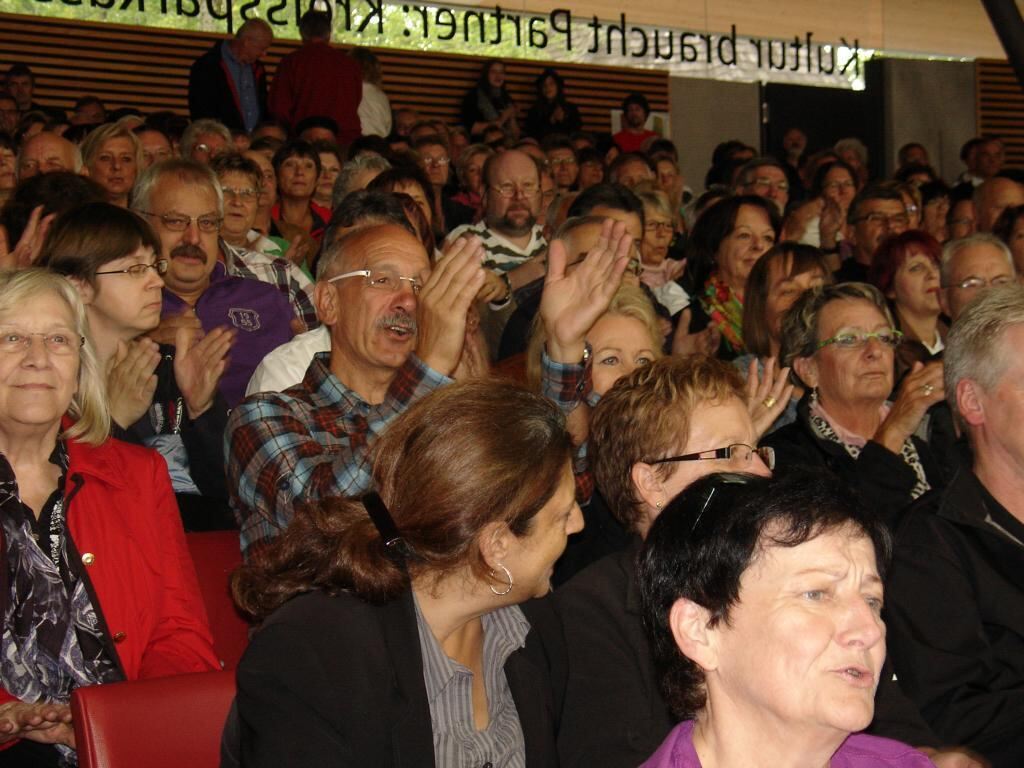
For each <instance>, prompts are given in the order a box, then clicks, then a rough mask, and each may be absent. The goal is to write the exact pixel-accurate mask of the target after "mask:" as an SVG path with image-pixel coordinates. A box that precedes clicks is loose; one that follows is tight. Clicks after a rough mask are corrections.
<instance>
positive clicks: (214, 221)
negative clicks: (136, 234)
mask: <svg viewBox="0 0 1024 768" xmlns="http://www.w3.org/2000/svg"><path fill="white" fill-rule="evenodd" d="M136 213H141V214H142V215H143V216H156V217H157V218H158V219H160V223H162V224H163V225H164V226H165V227H167V229H169V230H170V231H171V232H184V231H185V230H186V229H188V228H189V227H190V226H191V225H192V222H193V221H194V222H195V223H196V226H197V227H199V231H200V232H206V233H210V232H219V231H220V225H221V222H223V221H224V219H223V218H222V217H220V216H210V215H209V214H204V215H202V216H185V215H184V214H181V213H152V212H150V211H136Z"/></svg>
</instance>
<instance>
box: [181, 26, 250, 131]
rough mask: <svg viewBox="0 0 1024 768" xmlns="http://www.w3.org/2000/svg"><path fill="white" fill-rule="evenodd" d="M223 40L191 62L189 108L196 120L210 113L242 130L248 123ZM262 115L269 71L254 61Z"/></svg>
mask: <svg viewBox="0 0 1024 768" xmlns="http://www.w3.org/2000/svg"><path fill="white" fill-rule="evenodd" d="M221 45H222V42H221V41H219V40H218V41H217V42H216V43H214V44H213V46H212V47H211V48H210V50H208V51H207V52H206V53H204V54H203V55H202V56H200V57H199V58H198V59H196V60H195V61H194V62H193V63H192V68H191V69H190V70H189V75H188V111H189V116H190V117H191V118H192V119H193V120H199V119H200V118H204V117H211V118H213V119H215V120H220V121H221V122H222V123H224V125H226V126H227V127H228V128H231V129H234V130H239V131H243V130H245V123H244V121H243V120H242V111H241V108H240V104H239V100H238V98H237V97H236V93H235V89H234V84H233V82H232V81H231V76H230V75H229V74H228V70H227V68H226V65H225V64H224V57H223V53H222V51H221ZM252 68H253V81H254V82H255V84H256V96H257V98H258V99H259V108H260V115H266V114H267V73H266V70H264V68H263V65H262V64H260V63H259V62H257V63H256V64H253V65H252Z"/></svg>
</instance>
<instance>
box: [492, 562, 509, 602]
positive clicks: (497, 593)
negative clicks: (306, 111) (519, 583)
mask: <svg viewBox="0 0 1024 768" xmlns="http://www.w3.org/2000/svg"><path fill="white" fill-rule="evenodd" d="M498 567H499V568H501V570H503V571H504V572H505V578H506V579H508V587H506V588H505V591H504V592H499V591H498V590H496V589H495V588H494V585H493V584H488V585H487V586H488V587H490V590H491V592H492V593H493V594H495V595H497V596H498V597H502V596H503V595H507V594H508V593H509V592H511V591H512V574H511V573H509V570H508V568H506V567H505V566H504V565H502V564H501V563H498ZM490 575H491V576H494V571H493V570H492V571H491V573H490Z"/></svg>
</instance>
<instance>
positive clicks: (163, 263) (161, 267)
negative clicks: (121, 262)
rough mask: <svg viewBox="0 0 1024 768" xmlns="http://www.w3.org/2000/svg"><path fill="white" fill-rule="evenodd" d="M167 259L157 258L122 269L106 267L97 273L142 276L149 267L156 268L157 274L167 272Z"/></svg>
mask: <svg viewBox="0 0 1024 768" xmlns="http://www.w3.org/2000/svg"><path fill="white" fill-rule="evenodd" d="M167 266H168V261H167V259H157V260H156V261H154V262H153V263H152V264H141V263H140V264H132V265H131V266H130V267H125V268H124V269H106V270H104V271H102V272H97V273H96V274H97V275H131V276H132V277H142V276H143V275H145V274H146V272H147V271H148V270H150V269H153V270H156V273H157V274H158V275H165V274H167Z"/></svg>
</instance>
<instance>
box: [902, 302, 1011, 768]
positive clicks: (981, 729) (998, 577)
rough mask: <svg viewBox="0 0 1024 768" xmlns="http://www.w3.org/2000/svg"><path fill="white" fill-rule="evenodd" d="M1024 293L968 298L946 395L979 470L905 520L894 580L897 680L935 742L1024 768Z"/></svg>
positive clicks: (1005, 767)
mask: <svg viewBox="0 0 1024 768" xmlns="http://www.w3.org/2000/svg"><path fill="white" fill-rule="evenodd" d="M1022 343H1024V288H1021V286H1019V285H1017V284H1012V285H1004V286H999V287H996V288H992V289H991V290H989V291H987V292H986V293H985V294H984V295H982V296H980V297H978V298H977V299H975V300H974V301H973V302H971V303H970V304H969V305H968V306H967V307H966V309H964V311H963V312H962V313H961V315H960V316H959V317H958V318H957V320H956V322H955V323H954V324H953V328H952V330H951V331H950V333H949V336H948V337H947V340H946V351H945V357H944V368H945V391H946V398H947V400H948V401H949V404H950V406H951V407H952V409H953V414H954V416H955V417H956V418H957V419H958V421H959V423H960V426H961V429H962V431H963V432H964V434H966V435H967V438H968V440H969V441H970V444H971V451H972V454H973V465H971V466H964V467H962V468H961V469H960V471H959V472H958V473H957V475H956V476H955V477H954V478H953V480H952V481H951V482H950V483H949V485H948V486H947V487H946V488H945V490H943V491H942V492H941V493H932V494H929V495H927V496H923V497H922V498H921V499H920V500H919V501H918V502H917V503H916V504H915V505H914V506H913V507H911V509H910V510H909V511H908V512H907V514H906V516H905V519H904V520H903V521H902V524H901V525H900V526H899V529H898V532H897V536H896V547H895V552H894V555H893V564H892V567H891V570H890V572H889V577H888V581H887V583H886V589H885V592H886V601H885V602H886V611H887V613H886V617H885V618H886V624H887V625H888V629H889V635H888V646H889V653H890V655H891V657H892V662H893V667H894V668H895V670H896V673H897V675H899V681H900V686H901V687H902V688H903V690H904V691H905V692H906V693H907V694H908V695H909V696H910V697H911V698H912V699H913V700H914V701H915V702H916V704H917V705H918V707H919V708H920V710H921V714H922V715H924V717H925V719H926V720H927V721H928V722H929V724H930V725H931V727H932V729H933V730H934V731H935V732H936V733H937V734H938V735H939V737H940V738H941V739H943V740H945V741H947V742H952V743H955V744H964V745H966V746H967V747H970V748H971V749H973V750H975V751H977V752H980V753H981V754H982V755H983V756H984V757H986V758H988V760H989V761H991V764H992V768H1018V767H1019V766H1021V765H1024V738H1022V736H1021V723H1024V432H1022V430H1021V419H1022V418H1024V397H1022V394H1021V392H1022V387H1024V385H1022V380H1024V360H1022V358H1021V357H1020V355H1019V354H1018V352H1017V350H1019V349H1020V345H1021V344H1022Z"/></svg>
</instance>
